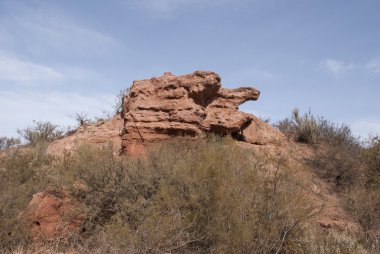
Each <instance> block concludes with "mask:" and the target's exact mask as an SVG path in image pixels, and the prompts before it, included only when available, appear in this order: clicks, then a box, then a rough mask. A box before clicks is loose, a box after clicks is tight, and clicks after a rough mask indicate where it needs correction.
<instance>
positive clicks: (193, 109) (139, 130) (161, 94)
mask: <svg viewBox="0 0 380 254" xmlns="http://www.w3.org/2000/svg"><path fill="white" fill-rule="evenodd" d="M259 95H260V92H259V91H258V90H257V89H255V88H251V87H241V88H237V89H226V88H222V87H221V79H220V77H219V75H218V74H216V73H214V72H208V71H196V72H194V73H193V74H188V75H182V76H174V75H172V74H171V73H165V74H164V76H162V77H159V78H152V79H146V80H139V81H134V82H133V85H132V87H131V89H130V91H129V94H128V96H126V97H125V98H124V101H123V112H122V115H123V117H124V129H123V133H122V148H123V149H124V151H127V152H128V153H132V154H133V153H138V152H139V151H140V150H141V149H144V148H143V147H144V146H145V145H147V144H152V143H155V142H158V141H163V140H167V139H170V138H172V137H175V136H186V137H190V138H196V137H202V136H203V135H204V134H205V133H215V134H219V135H227V134H231V135H233V136H234V137H236V138H237V139H240V140H243V141H246V142H249V143H252V144H266V143H269V142H271V140H274V139H275V140H282V139H284V137H283V135H282V134H281V133H280V132H279V131H277V130H275V129H274V128H272V127H271V126H269V125H268V124H266V123H263V122H262V121H260V120H259V119H257V118H256V117H255V116H253V115H251V114H247V113H244V112H240V111H239V108H238V107H239V105H241V104H242V103H244V102H246V101H250V100H257V99H258V98H259Z"/></svg>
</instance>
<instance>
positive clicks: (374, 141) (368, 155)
mask: <svg viewBox="0 0 380 254" xmlns="http://www.w3.org/2000/svg"><path fill="white" fill-rule="evenodd" d="M363 157H364V160H365V163H366V172H365V176H366V185H367V187H369V188H376V189H380V137H379V136H375V137H371V138H369V140H368V146H367V147H366V148H365V149H364V151H363Z"/></svg>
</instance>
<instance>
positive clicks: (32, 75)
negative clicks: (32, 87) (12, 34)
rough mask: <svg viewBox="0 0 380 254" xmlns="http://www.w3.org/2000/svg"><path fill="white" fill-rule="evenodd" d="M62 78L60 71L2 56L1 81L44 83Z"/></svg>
mask: <svg viewBox="0 0 380 254" xmlns="http://www.w3.org/2000/svg"><path fill="white" fill-rule="evenodd" d="M62 78H63V76H62V74H61V73H60V72H59V71H57V70H55V69H53V68H50V67H48V66H44V65H40V64H35V63H32V62H28V61H24V60H21V59H18V58H16V57H10V56H5V55H1V54H0V81H4V80H5V81H18V82H34V81H38V82H43V81H54V80H60V79H62Z"/></svg>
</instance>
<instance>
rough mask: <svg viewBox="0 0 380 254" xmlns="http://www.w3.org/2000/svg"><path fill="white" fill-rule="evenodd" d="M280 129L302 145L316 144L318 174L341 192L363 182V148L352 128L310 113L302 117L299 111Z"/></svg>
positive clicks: (287, 119)
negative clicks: (361, 179)
mask: <svg viewBox="0 0 380 254" xmlns="http://www.w3.org/2000/svg"><path fill="white" fill-rule="evenodd" d="M276 127H277V128H278V129H279V130H281V131H282V132H283V133H284V134H286V135H287V136H288V137H293V138H294V139H295V140H296V141H298V142H303V143H308V144H312V145H313V146H314V148H315V151H316V153H315V157H314V158H313V159H312V165H313V166H314V168H315V169H316V173H317V174H318V175H319V176H321V177H323V178H325V179H328V180H329V181H330V182H333V183H334V184H335V186H336V187H338V189H339V190H343V189H347V188H351V187H352V186H353V185H354V184H355V183H357V182H358V181H359V180H358V177H359V175H360V168H361V164H362V158H361V150H362V147H361V144H360V142H359V140H358V138H357V137H355V136H354V135H353V134H352V132H351V129H350V128H349V127H348V126H346V125H344V124H343V125H338V124H334V123H332V122H330V121H328V120H326V119H324V118H323V117H319V116H314V115H313V114H312V113H311V112H310V111H308V112H307V113H306V114H304V115H300V114H299V110H298V109H295V110H293V113H292V117H291V118H286V119H284V120H282V121H280V122H278V123H277V124H276Z"/></svg>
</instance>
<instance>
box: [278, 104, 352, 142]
mask: <svg viewBox="0 0 380 254" xmlns="http://www.w3.org/2000/svg"><path fill="white" fill-rule="evenodd" d="M275 127H276V128H278V129H279V130H280V131H281V132H283V133H284V134H285V135H286V136H288V137H289V138H293V139H295V140H296V141H298V142H302V143H308V144H320V143H330V144H338V145H339V144H341V143H345V144H355V145H356V144H357V142H358V141H357V138H355V137H354V136H353V135H352V132H351V129H350V128H349V127H348V126H346V125H344V124H343V125H337V124H334V123H332V122H330V121H328V120H326V119H325V118H323V117H320V116H315V115H313V114H312V113H311V111H310V110H309V111H308V112H307V113H305V114H303V115H300V113H299V110H298V109H297V108H295V109H294V110H293V112H292V116H291V117H288V118H285V119H284V120H281V121H278V122H277V123H276V124H275Z"/></svg>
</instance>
